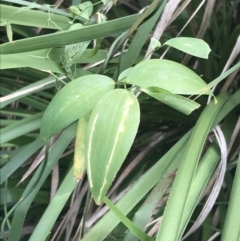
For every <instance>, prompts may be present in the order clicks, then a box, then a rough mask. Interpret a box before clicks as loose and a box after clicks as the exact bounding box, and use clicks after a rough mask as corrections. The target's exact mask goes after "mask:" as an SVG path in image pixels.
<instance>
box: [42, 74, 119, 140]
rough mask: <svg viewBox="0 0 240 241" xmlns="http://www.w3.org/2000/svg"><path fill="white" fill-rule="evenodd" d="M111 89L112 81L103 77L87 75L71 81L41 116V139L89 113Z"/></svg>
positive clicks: (47, 137) (45, 138)
mask: <svg viewBox="0 0 240 241" xmlns="http://www.w3.org/2000/svg"><path fill="white" fill-rule="evenodd" d="M113 87H114V81H113V80H112V79H110V78H109V77H106V76H103V75H87V76H83V77H80V78H77V79H75V80H73V81H71V82H70V83H69V84H67V85H66V86H65V87H63V88H62V89H61V90H60V91H59V92H58V93H57V95H56V96H55V97H54V98H53V100H52V101H51V103H50V104H49V105H48V107H47V109H46V111H45V113H44V114H43V118H42V123H41V130H40V135H41V138H42V139H43V140H48V139H49V138H50V137H51V136H53V135H54V134H56V133H57V132H59V131H61V130H62V129H64V128H65V127H67V126H68V125H69V124H71V123H72V122H74V121H76V120H77V119H79V118H80V117H81V116H83V115H84V114H86V113H87V112H89V111H90V110H91V109H92V108H93V107H94V106H95V104H96V103H97V102H98V100H99V99H100V98H101V97H102V96H103V95H104V94H105V93H106V92H108V91H109V90H111V89H113Z"/></svg>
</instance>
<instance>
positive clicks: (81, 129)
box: [73, 114, 89, 181]
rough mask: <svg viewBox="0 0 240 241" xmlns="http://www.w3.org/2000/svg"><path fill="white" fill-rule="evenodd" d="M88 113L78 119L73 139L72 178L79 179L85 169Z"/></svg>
mask: <svg viewBox="0 0 240 241" xmlns="http://www.w3.org/2000/svg"><path fill="white" fill-rule="evenodd" d="M88 119H89V114H87V115H85V116H83V117H82V118H80V119H79V121H78V128H77V134H76V140H75V150H74V162H73V172H74V178H75V179H76V180H77V181H79V180H80V179H81V178H82V176H83V173H84V171H85V143H86V132H87V124H88Z"/></svg>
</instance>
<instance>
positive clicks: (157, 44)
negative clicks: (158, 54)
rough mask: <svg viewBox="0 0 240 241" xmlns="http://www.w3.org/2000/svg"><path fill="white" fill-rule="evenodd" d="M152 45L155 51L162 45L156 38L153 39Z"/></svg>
mask: <svg viewBox="0 0 240 241" xmlns="http://www.w3.org/2000/svg"><path fill="white" fill-rule="evenodd" d="M150 45H151V48H152V49H153V50H155V49H157V48H159V47H161V43H160V42H159V41H158V40H157V39H155V38H151V41H150Z"/></svg>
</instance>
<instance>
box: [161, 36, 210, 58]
mask: <svg viewBox="0 0 240 241" xmlns="http://www.w3.org/2000/svg"><path fill="white" fill-rule="evenodd" d="M164 45H168V46H171V47H173V48H175V49H178V50H181V51H183V52H185V53H187V54H191V55H193V56H196V57H199V58H204V59H207V58H208V55H209V53H210V51H211V49H210V48H209V46H208V44H207V43H206V42H205V41H203V40H202V39H197V38H187V37H178V38H172V39H169V40H168V41H167V42H165V43H164Z"/></svg>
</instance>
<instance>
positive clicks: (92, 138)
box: [86, 89, 140, 204]
mask: <svg viewBox="0 0 240 241" xmlns="http://www.w3.org/2000/svg"><path fill="white" fill-rule="evenodd" d="M139 119H140V110H139V104H138V101H137V98H136V97H135V96H134V95H133V94H132V93H130V92H128V91H127V90H123V89H116V90H111V91H109V92H108V93H107V94H105V95H104V97H103V98H101V99H100V100H99V102H98V103H97V105H96V106H95V107H94V109H93V111H92V114H91V117H90V120H89V126H88V130H87V137H86V143H87V144H86V162H87V163H86V164H87V173H88V179H89V185H90V188H91V192H92V195H93V198H94V200H95V202H96V203H97V204H101V202H102V199H103V197H104V196H105V195H106V193H107V191H108V189H109V187H110V186H111V183H112V181H113V179H114V178H115V176H116V174H117V172H118V170H119V169H120V167H121V165H122V163H123V161H124V160H125V158H126V156H127V154H128V152H129V150H130V148H131V145H132V143H133V141H134V138H135V136H136V133H137V129H138V125H139Z"/></svg>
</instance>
